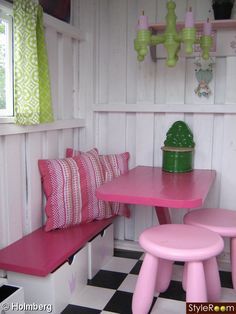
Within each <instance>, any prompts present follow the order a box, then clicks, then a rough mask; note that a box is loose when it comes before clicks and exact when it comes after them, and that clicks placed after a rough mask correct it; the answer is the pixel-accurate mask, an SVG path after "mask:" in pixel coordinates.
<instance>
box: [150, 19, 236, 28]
mask: <svg viewBox="0 0 236 314" xmlns="http://www.w3.org/2000/svg"><path fill="white" fill-rule="evenodd" d="M204 22H205V21H199V22H196V23H195V27H196V29H197V30H202V28H203V24H204ZM211 23H212V29H213V30H217V29H223V28H236V20H213V21H211ZM165 27H166V23H158V24H151V25H150V29H151V30H153V31H164V29H165ZM176 27H177V30H180V29H182V28H183V27H184V22H177V23H176Z"/></svg>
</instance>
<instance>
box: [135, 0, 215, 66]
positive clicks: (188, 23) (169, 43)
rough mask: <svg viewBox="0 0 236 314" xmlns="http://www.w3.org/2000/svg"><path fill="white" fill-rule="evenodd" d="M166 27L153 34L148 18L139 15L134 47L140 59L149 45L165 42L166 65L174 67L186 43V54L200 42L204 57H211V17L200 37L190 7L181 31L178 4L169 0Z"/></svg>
mask: <svg viewBox="0 0 236 314" xmlns="http://www.w3.org/2000/svg"><path fill="white" fill-rule="evenodd" d="M166 7H167V15H166V28H165V31H164V33H162V34H158V35H153V34H152V32H151V30H150V29H149V24H148V18H147V16H145V15H144V12H143V14H142V15H141V16H140V17H139V21H138V30H137V37H136V39H135V40H134V48H135V50H136V51H137V54H138V56H137V58H138V61H143V60H144V58H145V56H146V54H147V52H148V47H149V46H156V45H159V44H163V45H164V47H165V49H166V52H167V60H166V65H167V66H169V67H174V66H175V65H176V62H177V61H178V53H179V50H180V48H181V44H183V45H184V48H185V52H186V54H188V55H190V54H192V53H193V46H194V44H200V47H201V50H202V58H203V59H204V60H208V59H209V51H210V49H211V47H212V43H213V39H212V36H211V30H212V25H211V23H210V21H209V19H208V20H207V21H206V22H205V23H204V25H203V33H202V35H201V37H200V38H197V36H196V28H195V27H194V18H193V12H192V9H191V8H190V9H189V10H188V11H187V12H186V16H185V23H184V28H183V29H182V30H180V31H179V32H178V31H177V29H176V19H177V17H176V14H175V8H176V4H175V2H174V1H172V0H169V1H168V2H167V5H166Z"/></svg>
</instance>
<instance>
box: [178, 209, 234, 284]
mask: <svg viewBox="0 0 236 314" xmlns="http://www.w3.org/2000/svg"><path fill="white" fill-rule="evenodd" d="M184 223H186V224H189V225H195V226H200V227H204V228H207V229H209V230H212V231H214V232H217V233H218V234H219V235H221V236H222V237H229V238H230V247H231V269H232V282H233V287H234V289H236V211H234V210H229V209H222V208H202V209H197V210H193V211H192V212H190V213H188V214H186V215H185V216H184Z"/></svg>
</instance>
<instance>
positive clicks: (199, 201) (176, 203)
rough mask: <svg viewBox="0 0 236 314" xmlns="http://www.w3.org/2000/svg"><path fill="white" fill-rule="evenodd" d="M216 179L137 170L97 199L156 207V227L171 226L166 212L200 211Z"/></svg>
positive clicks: (198, 173) (205, 173)
mask: <svg viewBox="0 0 236 314" xmlns="http://www.w3.org/2000/svg"><path fill="white" fill-rule="evenodd" d="M215 175H216V172H215V171H214V170H193V171H191V172H186V173H169V172H164V171H162V168H159V167H148V166H138V167H136V168H134V169H132V170H130V171H129V172H128V173H126V174H124V175H121V176H120V177H118V178H115V179H113V180H112V181H110V182H108V183H105V184H104V185H102V186H100V187H99V188H98V189H97V191H96V195H97V197H98V198H99V199H101V200H104V201H114V202H121V203H126V204H141V205H149V206H155V208H156V213H157V217H158V220H159V223H160V224H164V223H171V219H170V214H169V209H168V208H198V207H202V206H203V203H204V200H205V198H206V196H207V194H208V192H209V190H210V187H211V185H212V183H213V182H214V179H215Z"/></svg>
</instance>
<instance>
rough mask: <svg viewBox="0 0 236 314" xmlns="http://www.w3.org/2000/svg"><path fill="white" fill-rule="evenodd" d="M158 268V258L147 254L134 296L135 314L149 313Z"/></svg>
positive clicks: (133, 307)
mask: <svg viewBox="0 0 236 314" xmlns="http://www.w3.org/2000/svg"><path fill="white" fill-rule="evenodd" d="M157 268H158V258H156V257H154V256H152V255H150V254H149V253H146V254H145V257H144V260H143V264H142V267H141V269H140V272H139V275H138V279H137V283H136V287H135V290H134V294H133V300H132V311H133V312H132V313H133V314H146V313H148V311H149V309H150V306H151V304H152V300H153V295H154V291H155V285H156V275H157Z"/></svg>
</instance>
